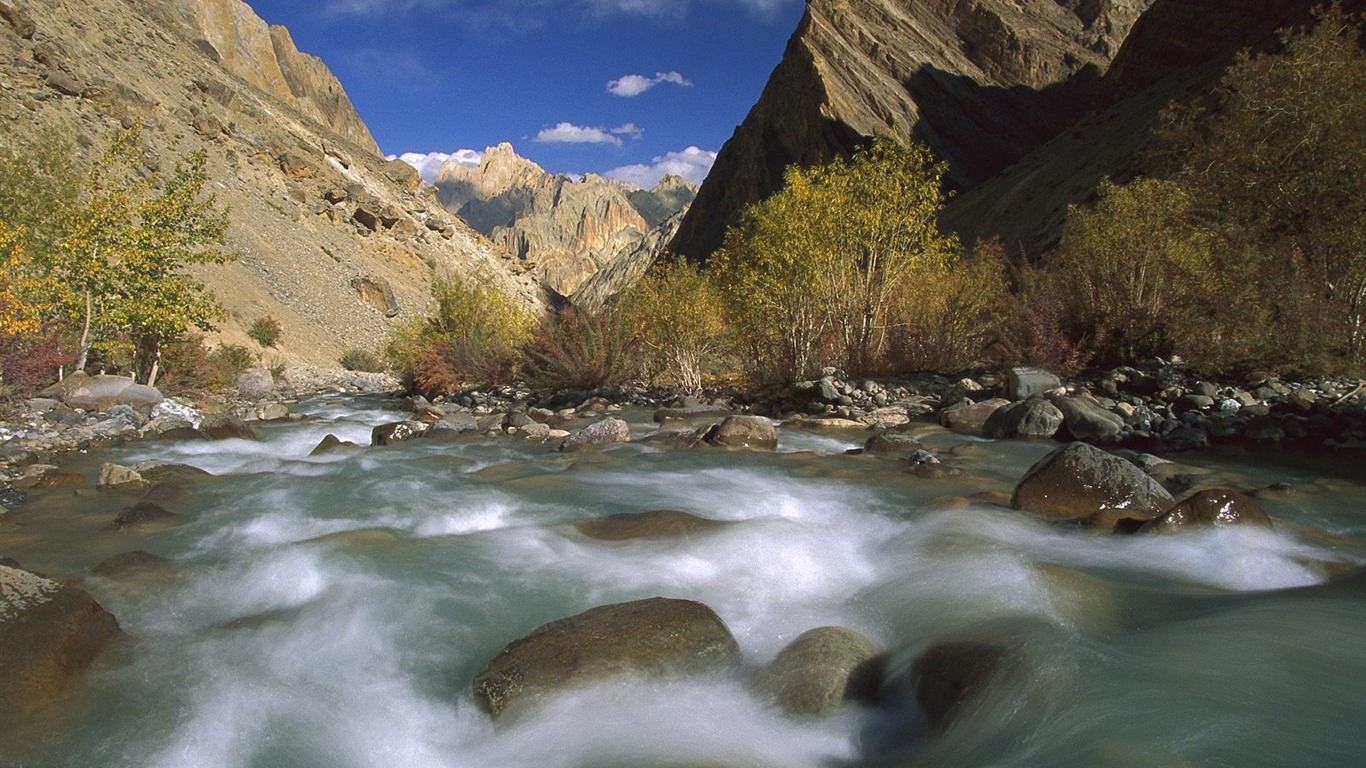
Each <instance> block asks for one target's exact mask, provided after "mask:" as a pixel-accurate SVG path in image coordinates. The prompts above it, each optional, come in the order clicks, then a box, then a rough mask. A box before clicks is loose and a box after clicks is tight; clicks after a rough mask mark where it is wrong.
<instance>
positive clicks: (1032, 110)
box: [670, 0, 1151, 258]
mask: <svg viewBox="0 0 1366 768" xmlns="http://www.w3.org/2000/svg"><path fill="white" fill-rule="evenodd" d="M1150 3H1151V0H1114V1H1113V2H1107V3H1103V4H1100V3H1058V2H1054V0H1019V1H1015V0H978V1H977V2H971V3H967V2H956V1H955V0H915V1H914V2H912V0H865V1H864V2H858V3H849V2H841V1H840V0H812V2H810V3H808V4H807V12H806V15H805V17H804V18H803V19H802V22H801V25H800V26H799V27H798V29H797V31H796V33H795V34H794V35H793V36H792V39H791V40H790V41H789V43H788V46H787V51H786V52H785V53H784V55H783V59H782V61H781V62H780V63H779V64H778V66H777V68H776V69H774V71H773V74H772V76H771V77H770V78H769V81H768V84H767V85H766V86H765V88H764V91H763V94H762V95H761V96H760V98H759V102H758V103H757V104H755V106H754V108H753V109H752V110H750V113H749V115H748V116H747V117H746V118H745V121H744V123H743V124H741V125H740V127H739V128H738V129H736V132H735V134H734V135H733V136H732V137H731V139H730V140H729V141H727V142H726V144H725V146H724V147H723V148H722V149H721V152H720V153H719V155H718V157H717V159H716V164H715V165H714V166H713V167H712V170H711V172H710V174H709V175H708V177H707V181H706V182H705V183H704V184H703V186H702V189H701V190H700V191H699V192H698V197H697V200H696V201H695V202H694V203H693V206H692V208H691V210H690V211H689V213H688V215H687V217H686V219H685V221H684V222H683V225H682V228H681V229H680V231H679V233H678V236H677V237H675V238H674V241H673V243H672V244H671V246H670V250H671V251H672V252H674V253H679V254H684V255H686V256H688V257H689V258H705V257H706V256H708V255H709V254H710V253H711V252H712V251H714V250H715V249H716V248H717V247H719V246H720V244H721V239H722V236H723V235H724V233H725V228H726V226H728V225H729V224H731V223H733V221H734V217H735V216H738V215H739V213H740V211H742V210H743V209H744V208H745V207H746V206H747V205H750V204H752V203H754V202H756V201H758V200H761V199H763V198H766V197H767V196H768V195H770V194H772V193H773V192H774V191H776V190H777V189H778V188H779V186H780V184H781V180H782V173H783V169H784V168H785V167H786V166H788V165H790V164H793V163H795V164H798V165H802V166H811V165H816V164H820V163H825V162H828V161H829V160H831V159H833V158H834V157H838V156H847V155H848V154H849V153H850V152H852V150H853V149H854V147H855V146H856V145H857V144H858V143H859V141H861V140H862V138H863V137H869V136H888V137H893V138H895V139H898V140H903V141H904V140H907V139H909V138H912V137H914V138H915V139H917V140H920V141H923V142H925V143H927V144H928V145H929V146H930V148H931V149H932V150H933V151H934V153H935V154H936V155H937V156H939V157H940V158H943V159H945V160H947V161H948V162H949V179H950V181H951V183H953V184H954V185H956V186H958V187H960V188H969V187H972V186H974V185H975V184H977V183H980V182H981V181H983V180H985V179H987V178H989V177H991V176H993V175H994V174H996V173H997V172H999V171H1000V170H1002V169H1003V168H1005V167H1007V166H1009V165H1010V164H1012V163H1013V162H1014V161H1015V160H1018V159H1019V158H1020V157H1023V156H1024V154H1025V153H1027V152H1028V151H1029V150H1031V149H1033V148H1034V147H1037V146H1038V145H1040V144H1042V143H1043V142H1044V141H1046V140H1047V139H1049V138H1051V137H1052V136H1053V135H1055V134H1056V133H1058V132H1059V131H1060V130H1061V129H1062V128H1063V127H1065V126H1066V125H1067V124H1068V123H1069V122H1070V121H1071V120H1072V119H1074V118H1075V117H1076V116H1078V115H1079V114H1080V113H1081V112H1082V111H1083V110H1084V108H1085V107H1086V100H1087V96H1088V94H1089V93H1090V92H1091V89H1092V88H1094V86H1095V85H1097V84H1098V81H1099V74H1100V73H1101V72H1103V71H1104V70H1105V69H1106V67H1107V66H1108V64H1109V61H1110V58H1111V57H1112V56H1113V55H1114V54H1115V52H1116V51H1117V50H1118V49H1119V45H1120V43H1121V42H1122V41H1123V40H1124V37H1125V36H1126V35H1127V33H1128V30H1129V28H1130V26H1132V24H1133V22H1134V21H1135V19H1137V18H1138V15H1139V13H1140V12H1141V11H1142V10H1143V9H1144V8H1146V7H1147V6H1148V5H1149V4H1150Z"/></svg>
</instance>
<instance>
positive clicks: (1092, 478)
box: [1010, 443, 1176, 520]
mask: <svg viewBox="0 0 1366 768" xmlns="http://www.w3.org/2000/svg"><path fill="white" fill-rule="evenodd" d="M1175 501H1176V500H1175V499H1173V498H1172V496H1171V494H1170V493H1167V490H1166V489H1165V488H1163V487H1162V485H1161V484H1160V483H1158V482H1157V481H1156V480H1154V479H1153V478H1152V477H1150V476H1148V475H1147V474H1145V473H1144V472H1143V470H1141V469H1139V468H1138V467H1136V466H1134V465H1133V464H1132V463H1130V462H1128V461H1125V460H1124V459H1121V458H1119V457H1118V456H1113V455H1111V454H1109V453H1106V452H1105V451H1102V450H1101V449H1099V448H1096V447H1095V446H1092V445H1089V444H1087V443H1071V444H1070V445H1067V446H1064V447H1062V448H1059V449H1057V450H1056V451H1053V452H1052V453H1050V454H1048V455H1047V456H1045V457H1043V458H1042V459H1040V460H1039V461H1038V462H1036V463H1035V464H1034V466H1032V467H1030V469H1029V471H1028V472H1027V473H1025V476H1024V478H1023V479H1021V480H1020V482H1019V484H1018V485H1016V486H1015V493H1014V495H1013V496H1011V499H1010V506H1011V508H1013V509H1020V510H1025V511H1028V512H1033V513H1034V514H1037V515H1042V516H1044V517H1049V518H1054V519H1061V520H1083V519H1086V518H1090V517H1091V516H1093V515H1096V514H1097V513H1101V512H1105V511H1114V510H1118V511H1120V512H1122V513H1123V514H1124V515H1125V516H1127V517H1130V518H1133V519H1137V520H1151V519H1153V518H1155V517H1158V516H1159V515H1161V514H1163V513H1164V512H1166V511H1167V510H1168V509H1169V508H1170V507H1171V506H1172V505H1173V504H1174V503H1175Z"/></svg>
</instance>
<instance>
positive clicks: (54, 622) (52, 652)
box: [0, 565, 119, 718]
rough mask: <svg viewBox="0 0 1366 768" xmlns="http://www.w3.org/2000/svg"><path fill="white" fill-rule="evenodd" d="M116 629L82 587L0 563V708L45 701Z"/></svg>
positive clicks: (27, 708)
mask: <svg viewBox="0 0 1366 768" xmlns="http://www.w3.org/2000/svg"><path fill="white" fill-rule="evenodd" d="M118 632H119V623H118V621H116V620H115V619H114V617H113V616H112V615H111V614H109V612H107V611H105V610H104V608H101V607H100V605H99V603H96V602H95V601H94V600H93V599H91V597H90V595H88V594H86V593H85V592H84V591H83V590H80V589H78V588H76V587H73V586H71V585H68V584H61V583H59V582H56V581H52V580H50V579H45V578H43V577H41V576H38V575H37V574H34V573H30V572H28V571H25V570H21V569H19V568H12V567H10V566H7V565H0V712H3V713H5V715H4V716H5V717H6V718H9V717H12V716H13V715H15V714H20V715H22V714H26V713H28V712H32V711H34V710H37V709H40V708H41V707H43V706H44V705H46V704H48V703H50V702H51V701H52V700H53V699H55V698H56V697H57V696H58V695H59V694H60V693H61V692H62V690H63V689H64V688H66V686H67V685H68V684H70V683H71V681H72V680H73V679H74V678H75V677H76V675H77V674H78V673H79V672H80V671H81V670H82V669H84V668H85V666H86V665H87V664H89V663H90V661H91V660H92V659H94V658H95V654H96V653H98V652H99V650H100V648H101V647H102V646H103V645H104V643H105V642H106V641H107V640H109V638H111V637H113V636H114V635H117V634H118Z"/></svg>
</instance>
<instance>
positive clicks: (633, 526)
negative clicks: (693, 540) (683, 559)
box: [574, 509, 726, 541]
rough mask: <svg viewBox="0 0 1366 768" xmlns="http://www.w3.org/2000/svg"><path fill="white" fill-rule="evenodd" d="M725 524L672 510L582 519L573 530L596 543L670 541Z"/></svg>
mask: <svg viewBox="0 0 1366 768" xmlns="http://www.w3.org/2000/svg"><path fill="white" fill-rule="evenodd" d="M723 525H726V523H724V522H722V521H720V520H708V519H707V518H705V517H698V516H697V515H693V514H690V513H688V512H679V511H678V510H674V509H657V510H652V511H650V512H628V513H623V514H619V515H608V516H607V517H599V518H596V519H594V520H584V521H583V522H581V523H577V524H575V526H574V527H575V528H577V529H578V530H579V533H582V534H583V535H584V536H587V537H588V538H590V539H597V540H599V541H628V540H630V539H672V538H677V537H681V536H688V535H690V534H693V533H698V532H700V531H706V530H711V529H713V528H718V527H720V526H723Z"/></svg>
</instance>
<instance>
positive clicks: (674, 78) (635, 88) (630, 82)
mask: <svg viewBox="0 0 1366 768" xmlns="http://www.w3.org/2000/svg"><path fill="white" fill-rule="evenodd" d="M660 83H673V84H674V85H681V86H683V87H685V88H687V87H690V86H691V85H692V81H691V80H689V79H688V78H686V77H684V76H683V75H682V74H680V73H678V72H656V73H655V76H654V77H646V76H644V75H623V76H621V77H619V78H617V79H616V80H609V81H608V82H607V92H608V93H613V94H616V95H617V96H625V97H627V98H630V97H632V96H639V95H640V94H642V93H645V92H646V91H648V90H650V89H651V88H653V87H655V86H656V85H659V84H660Z"/></svg>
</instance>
